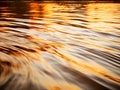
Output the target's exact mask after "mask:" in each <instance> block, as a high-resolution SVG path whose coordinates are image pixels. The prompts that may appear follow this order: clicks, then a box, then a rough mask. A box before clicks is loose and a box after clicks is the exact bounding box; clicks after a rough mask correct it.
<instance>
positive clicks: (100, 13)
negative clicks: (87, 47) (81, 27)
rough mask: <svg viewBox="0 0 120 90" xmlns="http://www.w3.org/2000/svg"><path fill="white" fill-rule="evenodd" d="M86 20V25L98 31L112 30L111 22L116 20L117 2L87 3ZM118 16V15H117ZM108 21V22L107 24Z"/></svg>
mask: <svg viewBox="0 0 120 90" xmlns="http://www.w3.org/2000/svg"><path fill="white" fill-rule="evenodd" d="M86 8H87V15H88V17H87V20H88V21H89V25H88V27H89V28H91V29H92V30H96V31H99V32H112V31H114V27H113V24H114V23H115V22H118V19H116V16H118V15H119V14H118V13H116V10H118V9H119V4H105V3H103V4H101V3H97V4H96V3H93V4H88V5H87V7H86ZM119 16H120V15H119ZM108 23H110V24H108Z"/></svg>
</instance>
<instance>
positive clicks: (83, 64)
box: [0, 2, 120, 90]
mask: <svg viewBox="0 0 120 90" xmlns="http://www.w3.org/2000/svg"><path fill="white" fill-rule="evenodd" d="M118 5H119V4H101V3H100V4H99V3H98V4H95V3H92V4H87V5H86V6H85V7H84V9H85V10H86V11H85V12H86V16H85V17H84V19H85V20H86V27H84V28H83V27H82V29H86V28H87V29H88V28H89V31H91V30H93V31H96V32H97V34H98V33H99V32H104V33H109V32H115V31H114V30H115V28H114V27H113V25H114V26H116V27H118V26H117V25H118V23H119V21H118V20H119V19H116V16H117V17H118V16H119V14H118V13H117V12H116V10H117V11H118V9H119V6H118ZM70 6H71V7H72V5H70ZM70 6H69V7H67V5H66V6H65V5H64V4H63V5H60V4H54V3H52V4H51V3H45V4H44V3H38V2H30V3H29V4H28V7H29V10H28V12H29V14H28V17H29V20H30V21H29V20H28V19H26V23H27V25H28V27H27V29H24V28H18V31H19V32H17V29H16V28H14V27H11V28H10V26H9V25H10V23H8V22H7V21H6V22H5V23H4V24H3V23H2V24H0V25H1V26H4V27H5V29H4V28H0V35H1V36H0V39H1V42H0V50H1V51H0V56H1V57H0V62H1V63H2V64H1V63H0V65H1V66H0V67H2V68H3V67H4V68H3V71H4V72H3V73H2V74H1V76H0V79H1V80H0V84H1V83H2V82H6V81H5V78H6V77H8V78H10V75H12V74H13V73H15V74H16V73H19V74H20V75H22V77H24V78H25V79H26V80H31V82H33V83H34V84H36V85H37V86H39V84H40V85H42V86H44V87H45V88H47V89H48V90H80V89H82V87H84V86H82V85H81V86H79V85H75V84H74V83H76V82H77V80H78V82H80V80H79V79H76V82H72V83H71V82H69V81H67V80H65V78H64V77H65V76H64V74H63V73H66V72H65V71H62V70H64V69H61V68H60V66H59V65H63V66H65V67H67V68H70V69H72V70H74V71H77V72H79V73H82V74H84V75H86V77H87V76H88V77H89V76H96V77H99V78H102V79H104V80H106V81H107V82H111V83H115V84H119V83H120V77H119V76H118V75H116V74H115V73H113V72H112V71H110V70H109V69H107V68H106V67H104V66H102V65H101V64H99V63H97V62H95V61H96V59H97V58H93V59H91V58H87V59H85V58H86V57H85V58H84V59H82V58H79V57H76V56H74V55H72V54H71V52H69V50H72V49H74V47H75V46H78V47H77V51H79V50H80V49H79V46H84V47H86V48H89V49H90V50H89V51H92V50H91V49H95V50H98V51H99V50H100V51H104V52H105V53H110V54H118V53H119V50H117V49H114V48H111V47H108V46H107V44H108V43H106V42H109V43H111V44H112V45H114V44H116V43H117V44H118V41H117V40H116V39H115V38H114V37H113V38H112V39H110V40H109V38H106V37H102V36H100V35H98V36H97V37H94V36H92V35H91V36H89V34H88V35H86V34H84V33H83V32H84V30H83V32H81V33H79V34H78V33H75V32H76V31H75V30H76V28H77V30H79V31H81V30H82V29H81V27H78V25H76V26H77V27H76V26H73V27H74V28H72V30H71V29H70V31H69V28H68V27H71V25H72V23H74V22H75V21H74V22H73V21H72V19H73V15H74V14H75V15H76V12H75V13H74V12H72V13H71V12H69V9H70V10H73V11H75V10H74V9H75V8H70ZM76 6H77V5H76ZM73 7H74V5H73ZM62 10H63V13H61V12H62ZM78 11H79V9H78ZM68 12H69V13H68ZM79 14H80V13H78V18H77V20H79V19H83V18H81V17H79ZM3 15H4V16H5V15H6V14H5V13H4V14H3ZM68 16H69V17H68ZM71 16H72V17H71ZM6 20H8V21H9V20H10V21H12V22H14V21H16V22H15V23H17V24H18V26H19V25H21V23H18V22H22V25H23V26H24V24H26V23H25V22H24V19H23V20H22V19H19V18H6ZM17 20H19V21H17ZM20 20H21V21H20ZM27 20H28V21H27ZM79 22H81V21H78V23H76V24H79ZM82 22H84V20H83V21H82ZM116 22H117V24H116ZM84 23H85V22H84ZM64 26H66V27H67V28H62V27H64ZM41 27H44V28H41ZM22 29H23V30H22ZM67 30H68V31H67ZM4 31H5V32H4ZM21 32H22V33H21ZM24 32H25V33H24ZM41 33H43V34H44V33H45V35H46V33H47V35H48V36H49V38H51V39H54V38H55V37H57V40H56V41H55V40H54V41H52V40H50V39H49V38H46V37H47V35H46V36H45V35H44V36H45V37H42V36H40V35H41ZM56 33H57V34H56ZM7 34H8V35H9V36H7ZM19 34H20V35H21V36H19ZM92 34H93V33H92ZM16 36H17V37H16ZM69 37H70V38H69ZM76 38H78V39H76ZM4 40H7V41H6V42H4ZM60 40H61V41H62V42H60ZM75 40H77V41H75ZM112 40H113V41H114V42H112ZM10 42H12V43H10ZM115 42H116V43H115ZM69 43H72V44H73V46H71V45H70V44H69ZM79 52H80V53H81V52H82V51H79ZM74 53H76V52H75V51H74ZM46 54H48V56H47V55H46ZM85 54H86V56H87V53H85ZM89 54H91V53H89ZM89 54H88V55H89ZM49 55H50V56H49ZM78 55H80V54H78ZM44 56H45V57H47V58H45V57H44ZM100 57H101V56H100ZM8 58H9V59H8ZM51 58H54V59H55V61H54V62H55V64H58V66H57V65H56V66H57V67H56V66H55V64H54V62H52V60H51ZM103 58H104V57H103ZM14 60H16V61H14ZM87 60H88V62H87ZM100 60H102V59H100ZM61 62H62V63H61ZM103 62H104V60H103ZM38 67H39V68H38ZM57 68H59V69H60V71H58V70H59V69H58V70H57ZM68 70H69V69H68ZM10 71H12V72H10ZM71 73H72V71H71V72H69V73H66V74H65V75H69V74H70V75H71V77H73V76H72V74H71ZM49 74H50V75H51V76H52V75H53V76H54V75H57V76H58V77H59V79H55V78H54V77H51V76H49ZM70 75H69V76H70ZM57 76H56V77H57ZM69 76H68V77H67V78H68V79H69V80H73V81H74V78H77V75H75V76H74V78H71V77H69ZM3 77H4V78H3ZM26 80H25V81H24V80H23V84H25V85H26V82H27V81H26ZM86 82H87V81H86ZM17 83H21V82H20V81H19V80H18V81H17ZM89 84H90V83H89ZM1 85H2V84H1ZM88 88H89V87H88Z"/></svg>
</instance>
